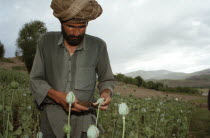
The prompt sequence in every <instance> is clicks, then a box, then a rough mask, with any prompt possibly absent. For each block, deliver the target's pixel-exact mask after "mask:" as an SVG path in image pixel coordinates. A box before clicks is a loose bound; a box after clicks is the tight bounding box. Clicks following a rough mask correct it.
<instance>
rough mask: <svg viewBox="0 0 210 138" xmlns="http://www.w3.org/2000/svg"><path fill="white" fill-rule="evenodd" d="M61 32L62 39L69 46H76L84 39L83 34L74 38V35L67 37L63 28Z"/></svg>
mask: <svg viewBox="0 0 210 138" xmlns="http://www.w3.org/2000/svg"><path fill="white" fill-rule="evenodd" d="M61 30H62V32H61V33H62V34H63V38H64V39H65V40H66V42H67V43H68V44H69V45H71V46H78V45H79V44H80V43H81V42H82V40H83V39H84V36H85V32H84V33H83V34H80V35H78V36H75V35H71V34H70V35H68V34H67V33H66V32H65V30H64V28H63V26H62V27H61Z"/></svg>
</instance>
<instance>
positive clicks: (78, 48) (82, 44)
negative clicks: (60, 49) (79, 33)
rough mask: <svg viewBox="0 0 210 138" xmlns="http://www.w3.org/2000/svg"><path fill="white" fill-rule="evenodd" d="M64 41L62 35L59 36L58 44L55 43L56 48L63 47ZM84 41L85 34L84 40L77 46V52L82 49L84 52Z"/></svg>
mask: <svg viewBox="0 0 210 138" xmlns="http://www.w3.org/2000/svg"><path fill="white" fill-rule="evenodd" d="M63 40H64V39H63V35H62V34H60V38H59V40H58V43H57V45H58V46H64V43H63V42H64V41H63ZM85 41H86V34H85V36H84V39H83V40H82V42H81V43H80V44H79V46H78V47H77V50H82V49H84V50H85Z"/></svg>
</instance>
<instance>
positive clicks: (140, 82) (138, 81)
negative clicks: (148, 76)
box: [135, 76, 144, 87]
mask: <svg viewBox="0 0 210 138" xmlns="http://www.w3.org/2000/svg"><path fill="white" fill-rule="evenodd" d="M135 79H136V83H137V86H138V87H141V86H142V85H143V83H144V80H143V79H142V77H141V76H137V77H135Z"/></svg>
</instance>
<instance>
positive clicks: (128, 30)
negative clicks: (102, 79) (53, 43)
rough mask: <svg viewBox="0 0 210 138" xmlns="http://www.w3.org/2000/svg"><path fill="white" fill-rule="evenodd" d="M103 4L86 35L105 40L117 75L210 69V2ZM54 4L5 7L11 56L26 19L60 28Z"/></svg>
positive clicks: (2, 24)
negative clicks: (150, 71) (101, 10)
mask: <svg viewBox="0 0 210 138" xmlns="http://www.w3.org/2000/svg"><path fill="white" fill-rule="evenodd" d="M98 2H99V3H100V4H101V5H102V7H103V14H102V15H101V16H100V17H99V18H97V19H96V20H94V21H91V22H90V23H89V26H88V28H87V33H88V34H91V35H95V36H98V37H100V38H102V39H103V40H105V41H106V44H107V47H108V52H109V56H110V61H111V65H112V70H113V72H114V73H117V72H118V73H119V72H120V73H126V72H131V71H135V70H159V69H166V70H170V71H183V72H193V71H198V70H202V69H205V68H210V64H209V62H208V61H209V60H210V54H209V51H210V39H209V38H210V16H209V12H210V9H209V7H208V5H209V4H210V0H204V1H196V0H188V1H183V0H170V1H169V0H132V1H128V0H115V1H111V0H98ZM49 5H50V1H43V0H36V1H35V0H32V1H26V0H22V1H15V0H11V1H6V2H5V3H4V4H2V5H1V6H0V8H1V9H3V12H1V13H0V18H1V19H4V20H1V21H0V29H1V30H2V31H1V32H0V36H1V38H0V40H1V41H2V42H3V43H4V44H5V46H6V56H7V57H10V56H14V52H15V48H16V46H15V41H16V39H17V36H18V31H19V29H20V28H21V27H22V26H23V25H24V24H25V23H26V22H29V21H31V20H35V19H37V20H41V21H44V22H45V23H46V26H47V28H48V31H59V30H60V25H59V22H58V20H57V19H56V18H55V17H54V16H53V15H52V10H51V8H50V7H49ZM5 15H6V16H5ZM5 17H6V18H5Z"/></svg>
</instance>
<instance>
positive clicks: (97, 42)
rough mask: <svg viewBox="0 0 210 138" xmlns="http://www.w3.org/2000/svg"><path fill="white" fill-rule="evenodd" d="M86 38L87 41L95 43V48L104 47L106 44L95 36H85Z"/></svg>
mask: <svg viewBox="0 0 210 138" xmlns="http://www.w3.org/2000/svg"><path fill="white" fill-rule="evenodd" d="M86 38H87V40H88V41H91V42H92V43H95V44H96V45H97V46H106V42H105V41H104V40H103V39H102V38H99V37H97V36H93V35H89V34H86Z"/></svg>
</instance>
